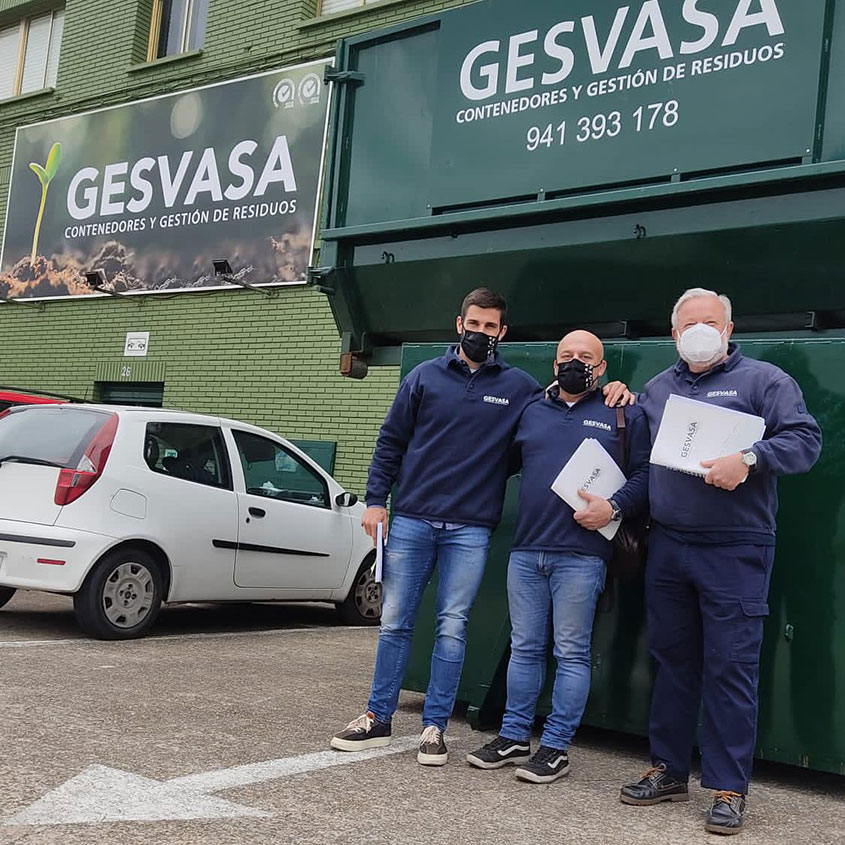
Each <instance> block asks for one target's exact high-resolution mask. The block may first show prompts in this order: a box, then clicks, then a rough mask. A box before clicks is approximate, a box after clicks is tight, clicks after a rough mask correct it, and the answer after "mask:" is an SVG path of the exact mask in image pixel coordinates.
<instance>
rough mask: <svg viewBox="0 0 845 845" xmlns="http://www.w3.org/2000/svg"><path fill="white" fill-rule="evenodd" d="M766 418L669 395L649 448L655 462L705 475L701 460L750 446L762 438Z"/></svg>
mask: <svg viewBox="0 0 845 845" xmlns="http://www.w3.org/2000/svg"><path fill="white" fill-rule="evenodd" d="M765 431H766V421H765V420H764V419H763V418H762V417H756V416H754V415H753V414H745V413H743V412H742V411H732V410H731V409H730V408H721V407H719V406H718V405H709V404H708V403H707V402H698V401H696V400H695V399H687V398H686V397H684V396H676V395H675V394H674V393H673V394H672V395H671V396H669V399H668V400H667V402H666V407H665V408H664V410H663V418H662V419H661V421H660V429H659V430H658V432H657V437H656V439H655V441H654V446H653V447H652V450H651V462H652V463H653V464H657V465H658V466H663V467H668V468H669V469H674V470H679V471H680V472H687V473H690V474H691V475H699V476H702V477H703V476H705V475H707V473H708V471H709V470H706V469H704V467H703V466H701V462H702V461H712V460H714V459H715V458H722V457H724V456H725V455H733V454H734V453H736V452H740V451H742V450H743V449H749V448H751V447H752V446H753V445H754V444H755V443H757V442H758V441H759V440H762V439H763V434H764V433H765Z"/></svg>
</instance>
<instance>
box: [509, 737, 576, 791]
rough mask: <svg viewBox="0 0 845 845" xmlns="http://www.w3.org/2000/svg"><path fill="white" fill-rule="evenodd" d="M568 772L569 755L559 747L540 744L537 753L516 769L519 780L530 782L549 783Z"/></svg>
mask: <svg viewBox="0 0 845 845" xmlns="http://www.w3.org/2000/svg"><path fill="white" fill-rule="evenodd" d="M568 774H569V755H568V754H567V753H566V752H565V751H561V750H560V749H559V748H550V747H549V746H548V745H541V746H540V747H539V748H538V749H537V753H536V754H535V755H534V756H533V757H532V758H531V759H530V760H529V761H528V762H527V763H526V764H525V765H524V766H520V767H519V768H518V769H517V770H516V776H517V777H518V778H519V779H520V780H527V781H530V782H531V783H551V782H552V781H554V780H557V779H558V778H562V777H563V776H564V775H568Z"/></svg>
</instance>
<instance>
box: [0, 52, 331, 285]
mask: <svg viewBox="0 0 845 845" xmlns="http://www.w3.org/2000/svg"><path fill="white" fill-rule="evenodd" d="M327 64H329V63H328V62H312V63H309V64H306V65H299V66H296V67H288V68H284V69H280V70H276V71H272V72H270V73H265V74H260V75H257V76H250V77H245V78H242V79H236V80H232V81H229V82H223V83H218V84H215V85H209V86H205V87H202V88H196V89H192V90H188V91H180V92H178V93H175V94H168V95H165V96H161V97H154V98H151V99H148V100H140V101H137V102H132V103H127V104H124V105H120V106H114V107H111V108H106V109H101V110H98V111H93V112H89V113H86V114H79V115H73V116H70V117H64V118H59V119H57V120H52V121H47V122H45V123H38V124H33V125H31V126H25V127H21V128H19V129H18V130H17V134H16V138H15V153H14V159H13V163H12V178H11V184H10V187H9V202H8V205H7V213H6V225H5V229H4V239H3V245H2V256H1V257H0V296H5V297H10V298H13V297H63V296H76V295H81V294H90V293H91V290H90V288H89V287H88V286H87V284H86V283H85V279H84V273H85V272H88V271H93V270H103V271H105V274H106V278H107V280H108V281H109V282H111V283H113V284H114V287H115V289H116V290H118V291H128V292H141V291H144V292H150V291H179V290H191V289H196V288H207V287H216V286H219V285H220V281H219V279H218V278H216V277H215V275H214V271H213V268H212V261H214V260H216V259H226V260H228V261H229V263H230V265H231V267H232V270H233V273H234V274H235V275H236V276H237V277H238V278H240V279H242V280H243V281H246V282H249V283H250V284H259V285H260V284H285V283H287V284H291V283H301V282H304V281H305V272H306V268H307V267H308V264H309V262H310V258H311V252H312V248H313V243H314V234H315V228H316V216H317V204H318V195H319V190H320V179H321V174H322V170H323V156H324V152H325V137H326V129H327V121H328V99H329V97H328V90H327V89H326V88H325V86H324V85H323V71H324V68H325V66H326V65H327Z"/></svg>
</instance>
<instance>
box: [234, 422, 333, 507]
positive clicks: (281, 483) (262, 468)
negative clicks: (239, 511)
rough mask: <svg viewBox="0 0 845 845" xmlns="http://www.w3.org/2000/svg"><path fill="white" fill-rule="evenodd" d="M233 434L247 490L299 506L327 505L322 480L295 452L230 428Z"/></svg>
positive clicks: (327, 496)
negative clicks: (295, 503)
mask: <svg viewBox="0 0 845 845" xmlns="http://www.w3.org/2000/svg"><path fill="white" fill-rule="evenodd" d="M233 434H234V435H235V443H237V445H238V455H239V457H240V459H241V466H243V468H244V479H245V481H246V492H247V493H251V494H253V495H254V496H265V497H267V498H268V499H281V500H282V501H285V502H297V503H298V504H301V505H311V506H313V507H319V508H327V507H329V490H328V486H327V484H326V482H325V479H324V478H323V477H322V476H321V475H319V473H317V472H316V470H314V469H312V468H311V467H310V466H308V465H307V464H306V463H305V462H304V461H302V459H301V458H300V457H299V456H298V455H294V454H293V453H292V452H288V451H287V450H286V449H284V448H283V447H282V446H280V445H279V444H278V443H275V442H274V441H272V440H268V439H267V438H266V437H261V436H260V435H258V434H251V433H249V432H247V431H234V432H233Z"/></svg>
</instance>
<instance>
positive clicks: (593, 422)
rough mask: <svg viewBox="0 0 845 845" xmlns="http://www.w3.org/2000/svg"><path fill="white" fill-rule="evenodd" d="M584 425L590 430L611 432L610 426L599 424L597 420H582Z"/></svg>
mask: <svg viewBox="0 0 845 845" xmlns="http://www.w3.org/2000/svg"><path fill="white" fill-rule="evenodd" d="M584 425H588V426H590V428H601V429H604V431H613V427H612V426H610V425H608V424H607V423H604V422H599V421H598V420H584Z"/></svg>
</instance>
